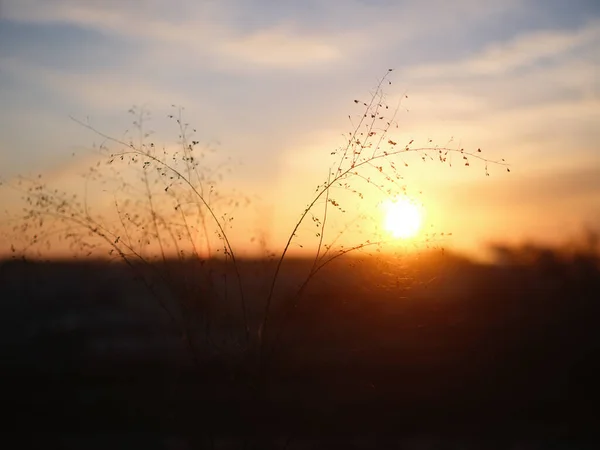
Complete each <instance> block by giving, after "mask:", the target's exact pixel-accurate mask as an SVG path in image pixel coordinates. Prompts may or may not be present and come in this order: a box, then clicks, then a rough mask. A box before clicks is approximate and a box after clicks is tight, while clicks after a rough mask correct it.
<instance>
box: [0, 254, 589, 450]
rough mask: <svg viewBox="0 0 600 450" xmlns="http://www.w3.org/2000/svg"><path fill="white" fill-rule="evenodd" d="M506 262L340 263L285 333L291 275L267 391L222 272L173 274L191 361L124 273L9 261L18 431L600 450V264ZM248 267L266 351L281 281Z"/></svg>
mask: <svg viewBox="0 0 600 450" xmlns="http://www.w3.org/2000/svg"><path fill="white" fill-rule="evenodd" d="M498 254H499V255H500V254H501V255H502V258H499V259H498V261H497V262H496V263H494V264H481V263H475V262H472V261H469V260H468V259H466V258H462V257H459V256H457V255H453V254H449V253H446V254H441V253H439V252H431V253H425V252H421V253H417V254H414V255H412V256H404V257H394V258H391V257H390V258H386V257H383V256H372V257H369V256H364V257H360V258H358V257H356V258H346V259H343V258H340V259H339V260H337V261H336V263H334V264H332V265H331V266H330V267H328V268H327V269H325V270H323V271H322V272H321V273H319V275H317V277H316V278H315V279H314V280H313V283H312V284H310V285H309V287H308V288H307V290H306V291H305V292H304V294H303V296H302V297H301V298H300V300H299V301H298V303H297V307H296V308H293V309H292V310H291V313H290V314H288V315H285V314H284V312H285V310H286V309H285V307H284V306H285V305H286V304H288V303H286V300H289V299H290V298H293V293H294V292H295V291H296V288H297V286H298V284H299V282H300V281H301V280H302V277H303V276H305V275H306V272H307V271H308V270H309V269H310V263H311V262H310V261H304V260H290V261H288V262H287V263H286V264H285V267H284V269H285V270H284V272H283V274H282V278H281V279H282V280H283V283H282V285H281V288H280V289H279V291H278V292H277V295H276V298H277V299H279V300H278V302H277V303H276V304H275V306H274V311H275V313H274V316H273V317H274V318H273V323H274V324H275V325H277V326H274V327H273V330H274V332H275V330H277V331H278V333H276V334H277V338H276V339H275V338H274V337H273V339H272V342H273V343H276V346H275V347H274V350H272V351H271V352H270V353H269V355H270V358H269V364H268V366H267V367H266V369H265V370H264V372H262V373H263V376H262V378H261V379H260V380H257V379H256V376H255V375H254V372H253V371H252V370H251V369H252V367H253V366H252V363H251V362H250V363H248V361H247V359H248V358H247V355H246V352H245V351H244V350H243V349H244V348H245V347H244V346H243V345H242V342H243V340H244V337H243V335H244V333H243V332H242V327H241V325H240V324H241V322H240V320H239V317H238V313H237V308H236V305H237V303H236V298H235V296H234V295H233V294H230V295H228V296H221V297H220V298H217V297H216V296H215V295H214V292H217V291H218V292H223V291H224V290H226V291H231V292H234V290H233V289H225V288H226V287H227V284H228V283H231V284H233V278H232V277H231V276H230V274H229V273H228V271H229V270H230V269H229V268H228V267H229V266H226V265H225V264H224V263H222V262H218V261H210V262H208V263H207V264H206V265H205V266H203V267H199V266H197V265H195V264H194V263H192V262H189V263H182V262H180V261H179V262H175V261H174V262H172V265H171V266H170V267H169V268H168V273H171V274H179V277H178V278H177V279H174V278H171V279H170V281H171V285H172V286H176V285H181V286H184V285H185V289H182V290H179V291H170V292H168V291H164V292H162V291H161V292H159V295H161V296H162V298H163V299H164V301H165V302H166V306H167V307H168V308H170V309H171V310H172V311H181V310H177V309H176V308H175V306H177V304H178V301H179V304H182V303H181V299H182V298H183V294H182V292H185V293H188V294H190V293H194V295H192V296H191V297H193V298H192V299H191V300H190V299H187V300H186V302H187V303H185V304H186V305H187V306H186V309H185V311H187V313H186V315H187V317H188V318H196V319H195V321H193V320H191V319H190V321H189V322H187V326H188V329H189V330H193V332H192V337H193V340H194V343H195V345H194V352H193V354H192V352H191V351H190V348H191V347H190V346H189V345H188V343H186V342H185V339H182V338H181V336H180V330H179V328H178V327H177V326H176V325H174V324H173V322H172V321H171V320H170V319H169V318H168V315H167V314H166V313H165V312H164V310H163V309H161V308H160V307H159V305H158V304H157V301H156V299H155V298H154V296H153V295H150V294H149V292H148V291H147V289H145V287H144V285H143V284H142V283H139V282H137V281H136V279H135V278H134V277H133V276H132V274H131V272H130V269H129V268H127V267H126V266H125V265H122V264H120V263H110V264H109V263H106V262H101V261H95V262H93V261H86V262H77V261H52V262H31V261H8V260H7V261H5V262H4V263H2V264H1V265H0V285H1V286H2V301H1V305H0V308H1V311H2V313H1V314H0V320H1V321H2V326H1V327H0V342H1V347H0V348H1V352H2V356H1V364H2V367H1V369H0V370H1V374H2V375H1V376H2V391H3V392H2V399H3V400H2V402H3V406H4V410H5V412H6V414H5V418H4V419H3V428H4V427H6V429H7V430H11V431H13V432H16V430H17V429H23V430H35V432H25V433H22V432H20V433H18V438H17V439H18V440H20V441H21V443H22V444H24V445H25V444H29V445H33V446H35V447H37V448H42V447H40V445H41V444H42V443H43V448H84V447H85V448H98V449H99V448H156V449H159V448H160V449H163V448H164V449H171V448H173V449H175V448H178V449H179V448H181V449H187V448H269V445H271V446H272V448H289V449H292V448H407V449H417V448H418V449H434V448H436V449H437V448H469V449H470V448H473V449H476V448H507V449H508V448H511V449H513V448H520V449H537V448H593V444H594V443H597V442H599V441H598V435H597V433H598V430H600V412H599V409H598V404H599V401H600V390H599V389H598V379H599V376H600V327H599V326H598V320H599V319H598V318H599V317H600V302H599V299H600V269H599V267H600V266H599V264H598V262H599V261H598V257H597V256H596V255H595V254H594V253H591V252H589V253H585V252H579V253H576V254H570V255H566V254H564V253H563V252H561V251H559V250H557V249H541V248H536V247H522V248H518V249H503V251H499V252H498ZM157 264H158V263H157ZM161 264H162V263H161ZM208 266H210V269H208V268H207V267H208ZM240 268H241V272H242V275H243V279H244V280H246V281H245V283H246V284H245V289H246V292H247V293H248V299H247V300H248V305H249V311H248V314H249V317H250V323H251V324H253V325H252V327H251V330H250V331H251V336H255V335H256V334H257V332H258V330H257V329H256V328H255V327H254V324H256V323H258V318H259V317H260V314H261V312H262V310H263V307H264V304H263V299H264V298H265V296H264V293H265V291H266V288H267V286H266V283H263V280H268V275H269V274H270V273H272V270H273V264H272V262H269V261H266V260H246V261H241V262H240ZM158 269H159V270H166V269H165V268H164V267H162V266H161V267H158ZM207 271H208V272H209V273H210V275H208V277H209V278H210V280H209V278H206V277H205V278H203V277H200V276H198V274H199V273H204V272H207ZM189 275H193V277H192V276H189ZM207 280H208V281H207ZM219 283H221V284H219ZM207 285H210V286H212V291H211V290H207V289H205V287H206V286H207ZM217 288H218V289H217ZM175 292H177V293H178V295H175ZM190 295H191V294H190ZM192 305H193V307H192ZM177 314H178V313H176V314H175V318H176V319H177V320H179V319H183V318H184V316H183V315H180V316H177ZM207 317H209V318H210V320H205V319H206V318H207ZM255 319H256V320H255ZM279 330H281V333H279ZM273 336H275V334H273ZM561 442H562V443H563V444H564V445H561ZM242 444H243V445H245V447H243V446H242ZM252 445H254V446H255V447H252ZM32 448H33V447H32Z"/></svg>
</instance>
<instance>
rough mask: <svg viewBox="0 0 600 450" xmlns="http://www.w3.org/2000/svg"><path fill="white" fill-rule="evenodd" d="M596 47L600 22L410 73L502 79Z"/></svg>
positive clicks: (503, 44) (545, 33)
mask: <svg viewBox="0 0 600 450" xmlns="http://www.w3.org/2000/svg"><path fill="white" fill-rule="evenodd" d="M588 44H592V45H594V47H595V48H597V47H598V44H600V21H597V20H595V21H591V22H590V23H589V24H588V25H587V26H586V27H584V28H582V29H577V30H563V31H560V30H548V31H546V30H544V31H535V32H532V33H526V34H524V35H519V36H516V37H515V38H513V39H511V40H509V41H507V42H499V43H493V44H490V45H489V46H488V47H487V48H485V49H484V50H483V51H481V52H479V53H477V54H475V55H472V56H469V57H467V58H465V59H462V60H459V61H452V62H447V63H441V64H427V65H422V66H417V67H414V68H411V69H409V70H407V74H408V75H410V76H412V77H415V78H417V77H431V78H442V77H444V78H445V77H470V76H475V75H488V76H498V75H504V74H507V73H511V72H513V71H515V70H517V69H519V68H523V67H531V66H533V65H535V64H538V63H541V62H544V61H547V60H550V61H554V62H556V60H557V59H559V58H560V57H561V56H564V55H565V53H567V52H570V51H573V50H576V49H578V48H580V47H583V46H585V45H588Z"/></svg>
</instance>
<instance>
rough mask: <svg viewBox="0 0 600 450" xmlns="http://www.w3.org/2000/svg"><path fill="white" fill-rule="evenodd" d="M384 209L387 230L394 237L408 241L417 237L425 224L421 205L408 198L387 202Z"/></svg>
mask: <svg viewBox="0 0 600 450" xmlns="http://www.w3.org/2000/svg"><path fill="white" fill-rule="evenodd" d="M383 207H384V210H385V219H384V220H385V229H386V230H387V231H389V232H390V233H391V234H392V236H393V237H395V238H400V239H408V238H411V237H414V236H416V235H417V233H418V232H419V230H420V229H421V224H422V222H423V214H422V212H421V207H420V206H419V204H417V203H416V202H415V201H412V200H410V199H409V198H407V197H401V198H397V199H395V200H394V201H390V200H388V201H386V202H385V203H384V204H383Z"/></svg>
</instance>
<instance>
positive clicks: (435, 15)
mask: <svg viewBox="0 0 600 450" xmlns="http://www.w3.org/2000/svg"><path fill="white" fill-rule="evenodd" d="M390 68H391V69H393V72H391V74H390V80H391V81H392V84H391V85H386V99H387V101H388V102H389V103H390V104H394V105H395V104H396V103H397V101H398V100H399V99H400V98H402V106H401V108H400V110H399V114H398V117H397V121H398V128H397V129H394V130H393V132H394V133H396V135H394V136H397V139H398V140H399V142H405V141H406V142H408V141H409V140H414V141H415V145H426V144H427V143H428V141H429V139H431V140H432V141H433V142H435V143H439V145H441V146H444V145H448V146H450V147H451V148H455V149H456V148H462V147H464V148H465V150H472V151H475V150H476V149H477V148H481V149H482V150H483V151H484V154H485V156H487V157H489V158H490V159H494V160H500V159H501V158H504V159H505V160H506V161H507V162H508V163H509V164H510V173H508V172H507V171H506V168H505V167H499V166H495V165H491V166H490V167H489V172H490V176H489V177H487V176H485V170H484V168H483V164H472V165H471V166H470V167H468V168H467V167H464V166H462V165H459V164H455V165H454V166H453V167H452V168H449V167H447V166H444V165H442V164H437V165H436V164H435V163H424V164H418V163H414V164H411V165H410V166H409V167H407V168H406V172H405V173H404V175H405V180H406V182H407V184H408V185H409V187H410V189H411V190H412V191H414V192H415V193H417V192H418V193H419V194H418V195H419V201H420V202H422V204H423V207H424V209H425V211H426V216H425V223H426V226H427V227H428V229H430V230H437V231H438V232H439V231H443V230H445V231H446V232H451V233H452V237H451V238H449V239H446V240H445V241H444V242H443V245H444V246H448V247H450V248H454V249H457V250H461V251H465V252H470V253H471V254H475V253H477V252H481V251H482V249H484V248H486V246H488V245H489V244H490V243H491V242H521V241H525V240H533V241H540V242H548V243H561V242H564V241H565V240H568V239H571V238H576V237H577V235H578V234H580V233H581V232H582V230H584V229H586V228H596V229H598V228H600V144H599V142H600V76H599V68H600V3H598V2H597V0H573V1H568V2H567V1H559V0H505V1H502V2H498V1H481V0H477V1H476V0H456V1H453V2H447V1H445V0H431V1H424V0H410V1H393V0H361V1H359V0H346V1H342V0H327V1H311V0H305V1H285V0H255V1H250V0H247V1H242V0H180V1H173V2H164V1H162V2H161V1H157V0H146V1H144V0H137V1H135V0H87V1H85V2H82V1H78V0H0V101H1V104H2V108H0V179H1V180H3V181H4V186H3V188H2V191H1V192H0V200H1V201H2V203H4V205H6V207H5V208H4V209H7V210H10V208H11V207H13V206H14V205H15V204H16V203H17V201H16V197H17V194H15V192H14V191H11V190H10V189H9V188H8V187H7V186H6V185H7V184H10V183H11V180H14V177H16V176H17V175H26V176H33V175H34V174H38V173H44V174H47V176H48V177H49V178H48V179H49V180H50V181H51V182H52V181H54V182H58V183H61V182H62V183H68V185H69V188H70V189H80V190H81V189H82V188H81V184H77V183H78V182H77V180H78V178H76V177H75V176H74V174H76V173H78V170H80V169H81V168H82V167H83V166H84V165H85V164H89V162H90V161H92V160H91V159H88V157H89V158H91V156H89V154H90V152H89V149H90V148H91V147H92V144H93V143H95V142H97V141H98V136H97V135H95V134H94V133H93V132H91V131H90V130H88V129H86V128H85V127H82V126H81V125H80V124H78V123H77V122H75V121H74V120H73V119H72V118H73V117H74V118H76V119H79V120H83V121H85V120H89V123H91V124H93V126H94V127H96V128H98V129H99V130H101V131H102V132H104V133H106V134H108V135H110V136H116V137H120V136H123V133H124V132H125V130H127V129H128V128H130V125H131V115H129V114H128V113H127V111H128V110H129V109H130V108H131V107H132V106H134V105H138V106H143V107H144V108H145V109H146V110H148V111H149V112H150V113H151V115H152V118H151V120H150V121H149V122H148V125H147V126H148V127H149V128H150V129H152V130H153V131H154V132H155V135H154V136H155V139H157V140H161V139H162V141H164V142H169V141H170V142H174V141H176V139H177V129H176V128H174V126H173V123H172V121H169V120H168V119H167V115H168V114H170V113H172V112H173V108H172V107H171V105H179V106H183V107H184V108H185V111H184V114H185V120H186V121H187V122H189V123H190V124H193V126H194V127H196V129H197V133H196V135H195V139H197V140H198V141H200V142H201V143H203V144H206V145H211V146H213V147H214V148H216V149H217V153H216V156H213V158H217V159H214V160H211V161H215V162H216V161H218V158H223V159H227V160H230V161H231V167H232V172H231V173H230V174H229V175H228V176H227V178H226V180H225V181H224V182H223V183H224V186H225V187H226V188H231V189H233V188H235V189H236V190H237V192H241V193H243V195H244V196H247V197H248V198H250V199H251V202H250V204H249V205H248V206H246V207H245V208H246V210H244V211H238V212H237V213H238V214H239V216H240V217H241V218H242V220H241V222H243V224H246V225H247V226H246V228H244V227H242V226H240V228H239V229H238V230H237V233H238V235H243V238H239V241H240V243H239V245H242V246H243V245H244V242H246V241H248V239H247V238H248V236H249V234H252V233H255V232H258V231H257V230H259V229H260V230H261V231H260V233H262V234H263V235H264V236H267V238H268V240H269V241H270V245H271V246H272V247H273V248H278V247H281V245H282V244H284V243H285V237H286V236H287V235H289V232H290V230H291V227H293V224H294V223H295V220H297V218H298V215H299V214H300V213H301V212H302V210H303V208H304V207H305V205H306V204H307V203H308V202H309V201H310V199H311V195H312V193H313V192H314V187H315V185H316V184H318V183H319V182H321V181H323V179H324V178H326V177H327V172H328V166H329V164H330V162H331V160H330V152H331V151H332V149H335V148H337V147H339V146H340V145H341V144H343V143H344V137H343V134H344V133H346V132H347V131H349V130H348V129H349V125H350V121H349V118H348V116H349V115H350V116H351V117H356V115H357V113H359V112H360V111H359V110H357V109H356V105H355V104H354V102H353V100H354V99H361V101H362V100H364V99H366V98H368V97H369V93H370V92H372V90H373V88H374V86H375V85H376V84H377V81H378V79H380V78H381V77H382V76H383V75H385V73H386V71H387V70H388V69H390ZM394 139H396V137H395V138H394ZM86 151H87V152H88V156H85V155H86ZM73 153H76V154H77V157H76V158H74V157H73V156H72V155H73ZM45 176H46V175H45ZM67 180H68V181H67ZM225 187H224V188H225ZM415 195H416V194H415ZM369 201H371V202H372V205H371V206H370V208H371V210H373V211H374V210H375V205H374V203H375V200H374V197H372V198H371V197H369ZM368 208H369V207H367V209H368ZM248 224H252V225H251V226H250V225H248ZM234 231H236V230H234ZM5 248H6V242H5ZM1 250H2V249H1V248H0V251H1Z"/></svg>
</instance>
